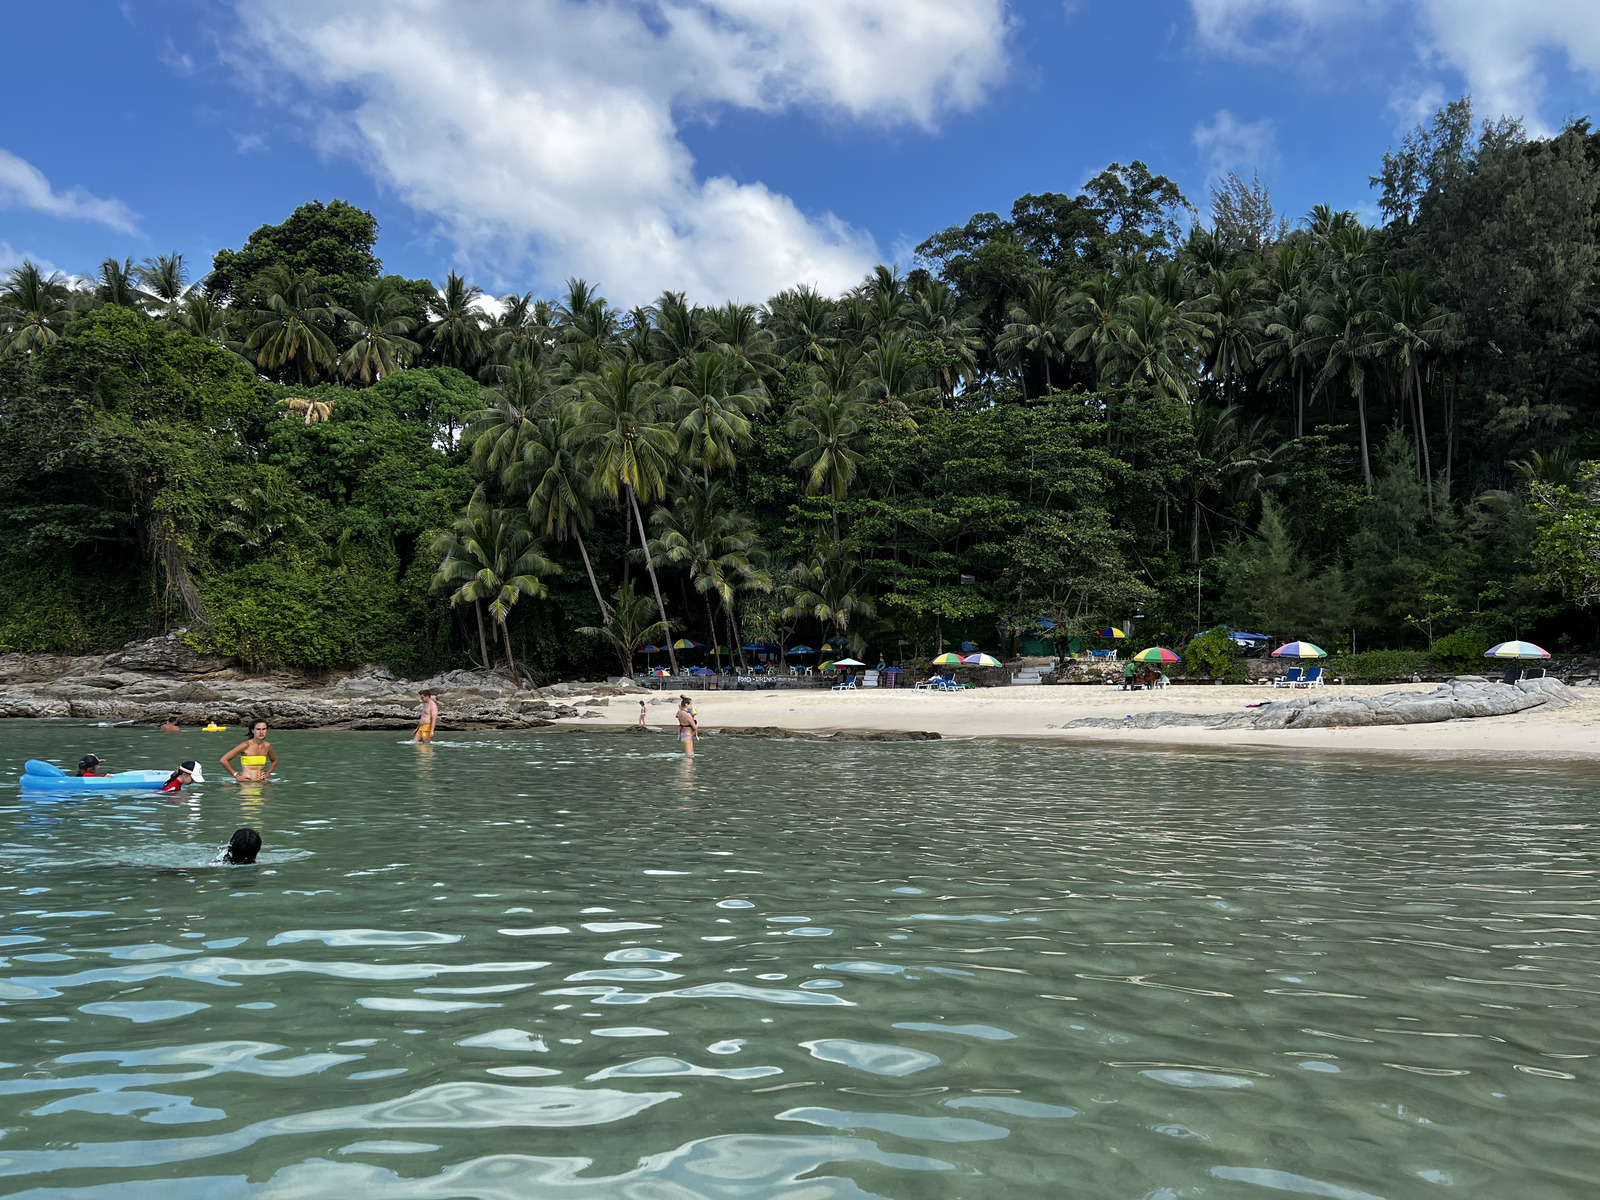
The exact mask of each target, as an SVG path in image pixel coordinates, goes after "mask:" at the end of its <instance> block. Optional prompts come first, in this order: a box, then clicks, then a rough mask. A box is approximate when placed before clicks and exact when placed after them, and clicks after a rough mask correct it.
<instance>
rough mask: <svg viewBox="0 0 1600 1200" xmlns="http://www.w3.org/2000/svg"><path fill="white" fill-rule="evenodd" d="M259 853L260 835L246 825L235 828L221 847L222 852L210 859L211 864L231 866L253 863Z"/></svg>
mask: <svg viewBox="0 0 1600 1200" xmlns="http://www.w3.org/2000/svg"><path fill="white" fill-rule="evenodd" d="M260 853H261V835H260V834H259V833H257V832H256V831H255V830H254V829H251V828H250V827H249V826H248V825H247V826H245V827H244V828H242V829H235V830H234V831H233V837H232V838H231V839H229V841H228V844H227V845H226V846H224V847H223V848H222V853H221V854H219V855H217V857H216V858H214V859H212V860H211V865H212V866H231V865H242V864H244V863H253V862H255V860H256V855H258V854H260Z"/></svg>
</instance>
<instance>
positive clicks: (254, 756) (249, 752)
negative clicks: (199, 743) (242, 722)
mask: <svg viewBox="0 0 1600 1200" xmlns="http://www.w3.org/2000/svg"><path fill="white" fill-rule="evenodd" d="M241 755H242V756H243V757H240V758H239V766H240V768H241V769H240V770H238V771H235V770H234V769H233V762H232V760H233V759H234V758H235V757H236V756H241ZM277 765H278V755H277V752H276V751H274V750H273V748H272V743H271V742H269V741H267V723H266V722H265V721H255V722H253V723H252V724H251V726H250V736H249V737H248V738H246V739H245V740H244V741H242V742H240V743H239V744H238V745H237V746H235V747H234V748H233V749H232V750H229V751H228V752H227V753H226V754H224V755H223V756H222V766H223V768H224V769H225V770H226V771H227V772H228V774H230V775H232V776H233V777H234V778H235V779H237V780H240V781H241V782H250V781H256V782H262V781H265V780H266V778H267V776H269V775H271V774H272V772H273V770H274V769H275V768H276V767H277Z"/></svg>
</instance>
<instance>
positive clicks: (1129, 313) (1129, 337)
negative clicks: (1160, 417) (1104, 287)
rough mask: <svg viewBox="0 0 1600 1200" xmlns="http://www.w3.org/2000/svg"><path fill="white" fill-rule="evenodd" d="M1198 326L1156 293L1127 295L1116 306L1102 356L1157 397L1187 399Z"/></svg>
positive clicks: (1182, 311)
mask: <svg viewBox="0 0 1600 1200" xmlns="http://www.w3.org/2000/svg"><path fill="white" fill-rule="evenodd" d="M1199 337H1200V326H1199V324H1198V323H1197V322H1195V321H1194V320H1193V319H1192V318H1191V317H1190V316H1189V315H1188V313H1186V312H1185V311H1184V310H1182V309H1181V308H1178V307H1176V306H1174V305H1171V304H1168V303H1166V302H1165V301H1163V300H1161V299H1159V298H1158V297H1156V296H1152V295H1149V294H1140V295H1136V296H1129V297H1128V298H1126V299H1125V300H1123V301H1122V303H1121V304H1120V305H1119V306H1118V309H1117V322H1116V333H1115V338H1114V340H1110V341H1107V342H1106V343H1105V344H1104V346H1103V353H1104V355H1105V358H1106V359H1107V360H1109V361H1111V362H1113V363H1115V364H1116V366H1117V367H1118V368H1120V369H1121V371H1122V372H1123V373H1124V374H1125V375H1126V376H1127V377H1128V378H1129V379H1130V380H1132V379H1142V380H1144V381H1145V382H1146V383H1148V384H1149V385H1150V387H1151V388H1152V389H1153V390H1154V391H1155V393H1156V395H1158V396H1165V397H1169V398H1172V399H1177V400H1185V401H1187V400H1188V398H1189V382H1188V381H1189V379H1190V377H1191V372H1190V355H1191V354H1192V353H1193V351H1194V349H1195V346H1196V344H1197V343H1198V341H1199Z"/></svg>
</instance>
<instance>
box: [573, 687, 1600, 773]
mask: <svg viewBox="0 0 1600 1200" xmlns="http://www.w3.org/2000/svg"><path fill="white" fill-rule="evenodd" d="M1432 686H1433V685H1431V684H1407V685H1389V686H1386V687H1358V686H1342V687H1330V688H1326V689H1324V690H1323V691H1322V693H1321V694H1323V695H1374V694H1377V693H1379V692H1391V691H1400V690H1406V691H1418V692H1426V691H1429V690H1430V689H1431V688H1432ZM1289 694H1290V693H1289V692H1288V691H1286V690H1284V689H1278V690H1273V689H1269V688H1266V687H1261V686H1254V687H1207V686H1183V685H1179V686H1174V687H1170V688H1165V689H1163V690H1161V691H1158V692H1122V691H1117V690H1116V689H1114V688H1108V687H1097V686H1056V687H1051V686H1039V687H1007V688H980V689H977V690H974V691H964V692H957V693H952V694H946V693H940V692H917V691H910V690H906V691H901V690H898V689H896V690H894V691H861V692H831V691H790V692H785V691H776V692H748V691H747V692H691V693H690V696H691V697H692V699H693V700H694V705H695V708H696V709H697V710H698V711H699V719H700V724H701V727H702V728H703V729H708V730H710V729H716V728H717V727H718V726H736V725H775V726H778V727H779V728H783V729H795V730H811V731H819V732H826V731H834V730H841V729H905V730H928V731H932V732H936V733H939V734H940V735H942V736H943V737H946V738H1045V739H1056V740H1061V741H1083V742H1093V741H1116V742H1122V743H1139V744H1144V745H1148V746H1152V747H1180V746H1194V747H1214V748H1227V747H1259V748H1277V749H1294V750H1320V751H1334V752H1344V751H1355V752H1376V753H1382V754H1395V755H1404V756H1412V757H1415V756H1425V757H1441V758H1473V759H1486V760H1496V761H1504V760H1522V761H1529V762H1532V761H1547V760H1550V759H1557V758H1561V759H1589V758H1596V757H1600V696H1597V697H1595V698H1594V699H1593V700H1590V699H1587V698H1585V700H1584V701H1583V702H1582V703H1580V704H1574V705H1572V706H1571V707H1569V708H1564V709H1559V710H1556V711H1547V710H1545V709H1543V708H1539V709H1532V710H1529V711H1527V712H1522V713H1517V714H1515V715H1512V716H1506V717H1479V718H1475V719H1472V720H1464V721H1446V722H1440V723H1437V724H1432V725H1386V726H1378V727H1374V728H1365V729H1306V730H1300V731H1295V730H1289V729H1283V730H1238V729H1234V730H1214V729H1189V728H1181V727H1170V728H1162V729H1127V730H1123V729H1070V730H1061V729H1052V728H1050V726H1052V725H1057V726H1059V725H1061V724H1064V723H1065V722H1068V721H1072V720H1075V719H1077V718H1079V717H1121V716H1123V715H1125V714H1127V713H1140V712H1152V711H1175V712H1187V713H1219V714H1220V713H1229V712H1238V711H1240V710H1241V709H1243V708H1244V706H1245V705H1246V704H1251V703H1260V702H1261V701H1264V700H1269V699H1283V698H1284V697H1286V696H1288V695H1289ZM1296 694H1298V693H1296ZM638 699H639V698H638V697H631V696H616V697H612V698H611V702H610V704H609V705H607V706H606V707H605V708H597V709H592V710H588V711H593V712H597V713H599V714H600V715H601V716H602V717H604V718H605V721H606V723H607V724H632V723H634V722H636V721H637V720H638V717H639V706H638ZM645 699H647V700H652V701H655V702H654V703H651V704H650V705H649V707H648V711H649V714H650V717H649V723H650V724H651V725H652V726H657V727H662V728H666V727H675V722H674V720H673V715H672V714H673V710H674V708H675V707H676V699H677V693H664V694H661V695H659V696H654V697H645ZM565 723H566V724H583V725H591V726H593V725H597V724H599V722H598V721H595V720H594V719H593V718H589V719H586V720H584V719H580V720H576V721H568V722H565Z"/></svg>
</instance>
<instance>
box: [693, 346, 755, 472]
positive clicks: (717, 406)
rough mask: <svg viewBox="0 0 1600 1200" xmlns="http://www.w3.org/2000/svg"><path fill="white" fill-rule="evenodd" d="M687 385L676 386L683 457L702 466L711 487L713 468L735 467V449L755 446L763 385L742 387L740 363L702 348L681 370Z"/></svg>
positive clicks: (729, 468)
mask: <svg viewBox="0 0 1600 1200" xmlns="http://www.w3.org/2000/svg"><path fill="white" fill-rule="evenodd" d="M680 374H681V377H682V379H683V383H682V384H681V385H679V386H678V387H675V388H673V389H672V394H673V396H674V397H675V398H676V399H677V401H678V404H679V405H680V411H681V412H682V413H683V416H682V417H681V418H680V419H679V421H678V438H679V441H680V443H681V444H682V447H683V456H684V458H685V459H687V460H689V461H691V462H698V463H699V464H700V475H701V480H702V482H703V483H704V484H705V486H706V487H707V488H709V487H710V486H711V472H712V471H713V470H714V469H718V468H723V467H725V468H727V469H728V470H730V471H731V470H732V469H733V467H734V464H735V458H734V450H735V448H737V447H740V446H747V445H749V444H750V439H751V433H750V417H751V416H752V415H753V414H754V413H755V412H757V411H758V410H759V409H760V407H761V405H762V403H763V399H764V398H763V397H762V395H761V394H760V389H761V385H760V384H759V383H753V384H751V385H750V386H749V387H746V388H744V389H739V390H736V386H735V385H736V384H737V382H738V380H737V378H736V375H735V366H734V364H733V363H732V362H731V361H730V360H729V358H728V356H727V355H726V354H724V353H721V352H713V351H701V352H700V353H699V354H696V355H695V356H694V358H693V359H692V360H691V361H690V362H689V364H688V365H687V367H685V368H684V369H683V370H682V371H681V372H680Z"/></svg>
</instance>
